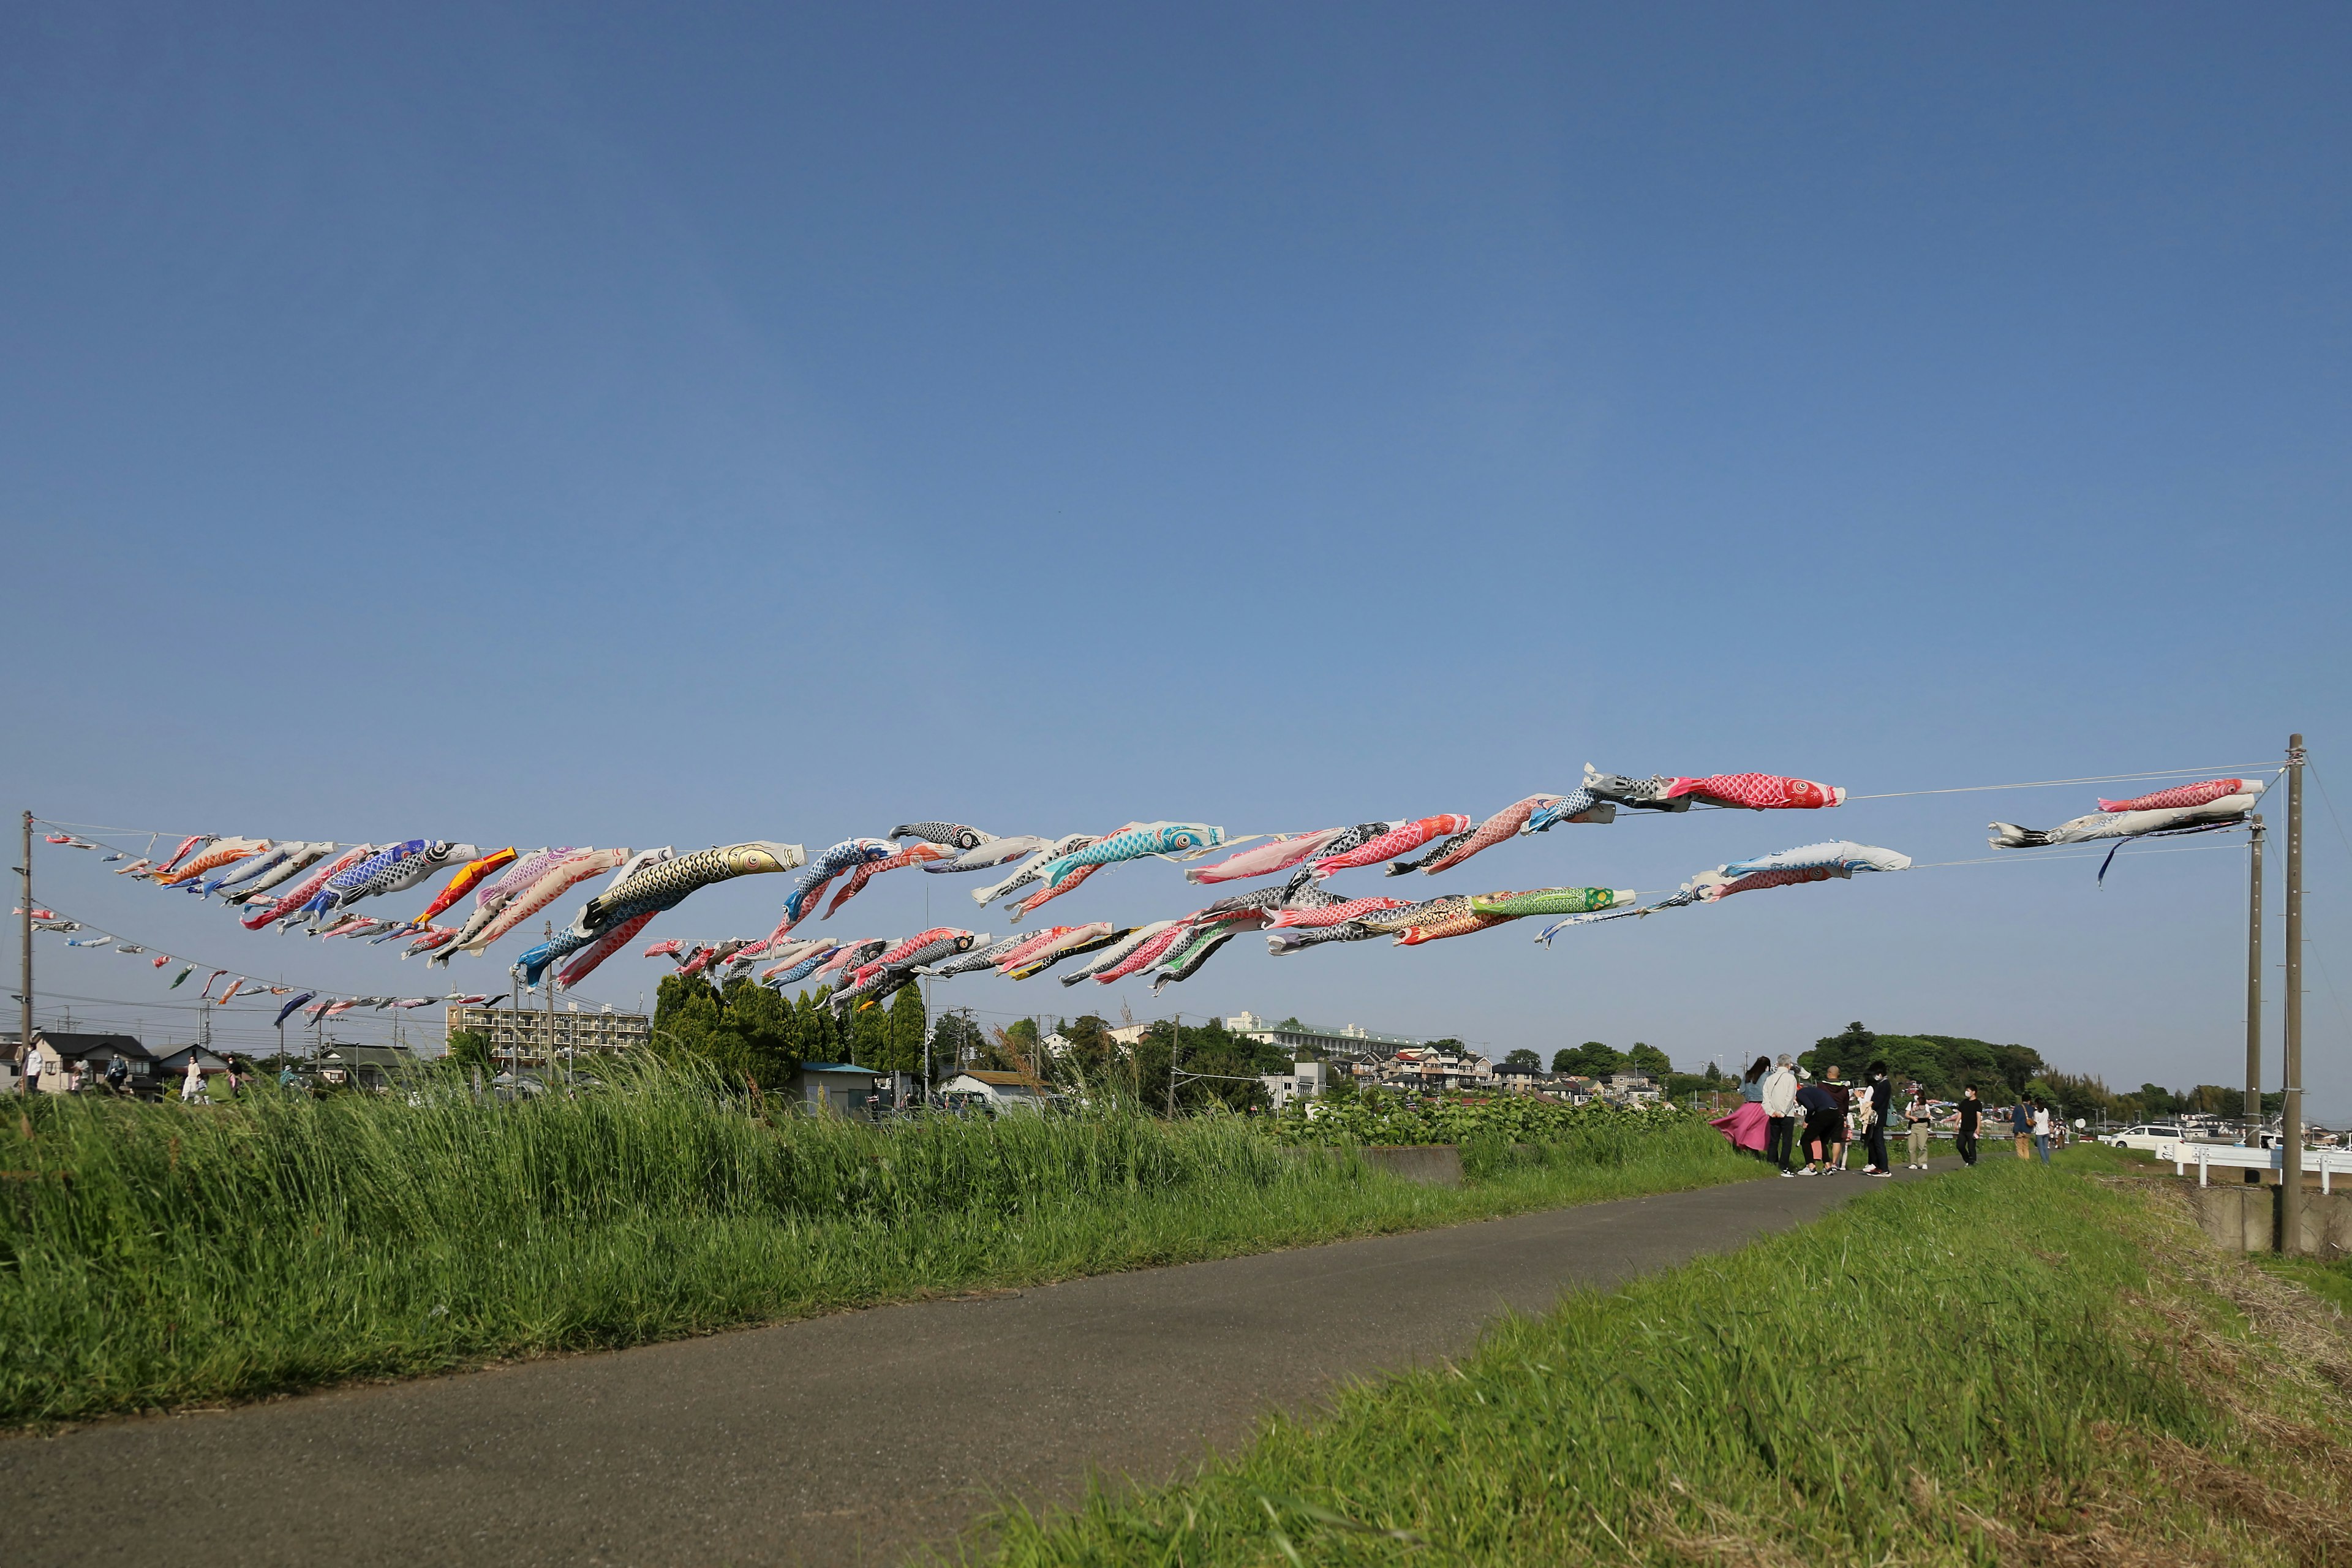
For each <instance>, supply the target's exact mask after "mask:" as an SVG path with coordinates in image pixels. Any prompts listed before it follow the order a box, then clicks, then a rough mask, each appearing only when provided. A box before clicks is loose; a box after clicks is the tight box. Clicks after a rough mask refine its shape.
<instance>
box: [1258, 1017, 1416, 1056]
mask: <svg viewBox="0 0 2352 1568" xmlns="http://www.w3.org/2000/svg"><path fill="white" fill-rule="evenodd" d="M1225 1028H1226V1029H1227V1030H1228V1031H1230V1032H1231V1033H1233V1034H1236V1035H1240V1036H1243V1037H1245V1038H1248V1039H1253V1040H1255V1041H1257V1042H1258V1043H1259V1044H1261V1045H1267V1046H1276V1047H1281V1048H1283V1049H1285V1050H1287V1051H1289V1052H1290V1053H1291V1055H1292V1056H1294V1057H1295V1056H1297V1054H1298V1053H1299V1052H1300V1051H1301V1050H1312V1051H1317V1052H1319V1053H1321V1054H1322V1055H1324V1056H1327V1057H1385V1056H1393V1055H1395V1054H1396V1053H1397V1052H1398V1051H1399V1050H1403V1049H1410V1048H1412V1047H1417V1046H1419V1045H1421V1044H1423V1042H1422V1041H1420V1040H1415V1039H1409V1038H1407V1037H1405V1036H1402V1035H1380V1034H1374V1033H1373V1032H1372V1031H1371V1030H1370V1029H1367V1028H1365V1027H1363V1026H1361V1025H1360V1024H1341V1025H1339V1026H1336V1027H1335V1026H1331V1025H1328V1024H1295V1023H1287V1022H1286V1023H1281V1024H1272V1023H1268V1022H1267V1021H1266V1020H1265V1019H1264V1018H1261V1017H1259V1016H1257V1015H1256V1014H1255V1013H1236V1014H1234V1016H1232V1017H1230V1018H1227V1019H1226V1020H1225Z"/></svg>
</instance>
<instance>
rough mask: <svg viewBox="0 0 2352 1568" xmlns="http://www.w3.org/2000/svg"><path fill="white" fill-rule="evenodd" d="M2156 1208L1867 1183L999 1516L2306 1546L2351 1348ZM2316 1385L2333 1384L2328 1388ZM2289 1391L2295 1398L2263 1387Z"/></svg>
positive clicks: (1040, 1524) (1024, 1520)
mask: <svg viewBox="0 0 2352 1568" xmlns="http://www.w3.org/2000/svg"><path fill="white" fill-rule="evenodd" d="M2145 1202H2146V1200H2145V1199H2144V1198H2141V1197H2139V1196H2136V1195H2134V1194H2129V1193H2123V1192H2116V1191H2109V1190H2105V1189H2103V1188H2101V1187H2099V1186H2095V1185H2094V1184H2092V1183H2091V1182H2089V1181H2087V1180H2085V1179H2084V1177H2082V1176H2079V1175H2073V1174H2069V1173H2066V1172H2064V1171H2063V1170H2061V1171H2050V1170H2045V1169H2042V1168H2041V1167H2039V1166H2034V1165H2021V1164H2019V1163H2016V1162H1998V1163H1990V1164H1989V1165H1988V1166H1987V1167H1986V1168H1983V1169H1980V1170H1977V1171H1972V1172H1964V1173H1955V1174H1953V1175H1950V1176H1948V1177H1945V1178H1941V1179H1939V1180H1937V1181H1934V1182H1929V1183H1922V1184H1916V1185H1906V1186H1902V1187H1898V1188H1895V1189H1891V1190H1884V1191H1879V1192H1874V1193H1873V1194H1870V1195H1869V1196H1868V1197H1866V1198H1864V1200H1863V1201H1862V1202H1860V1203H1858V1204H1856V1205H1853V1206H1851V1207H1849V1208H1846V1209H1844V1210H1842V1211H1840V1212H1838V1213H1836V1214H1834V1215H1831V1216H1830V1217H1828V1218H1826V1219H1824V1220H1822V1221H1821V1222H1820V1223H1818V1224H1816V1225H1813V1226H1807V1227H1805V1228H1803V1229H1801V1230H1799V1231H1795V1232H1791V1233H1789V1234H1787V1235H1784V1236H1781V1237H1777V1238H1773V1239H1770V1240H1767V1241H1763V1242H1759V1243H1757V1244H1755V1245H1753V1246H1751V1247H1748V1248H1746V1249H1744V1250H1742V1251H1740V1252H1738V1253H1737V1254H1734V1255H1732V1256H1730V1257H1728V1258H1720V1259H1710V1260H1707V1261H1704V1262H1700V1263H1695V1264H1692V1265H1690V1266H1688V1267H1685V1268H1681V1269H1677V1270H1675V1271H1674V1272H1671V1273H1668V1274H1665V1275H1662V1276H1658V1277H1655V1278H1654V1279H1649V1280H1647V1281H1643V1282H1638V1283H1635V1284H1633V1285H1632V1286H1629V1287H1627V1288H1624V1289H1621V1290H1618V1291H1615V1292H1612V1293H1610V1294H1606V1295H1600V1294H1586V1295H1580V1296H1578V1297H1575V1298H1573V1299H1571V1300H1568V1301H1567V1302H1565V1303H1564V1304H1563V1305H1561V1306H1560V1307H1559V1309H1558V1310H1556V1311H1554V1312H1552V1313H1551V1314H1549V1316H1547V1317H1544V1318H1541V1319H1519V1320H1515V1321H1508V1322H1507V1323H1506V1324H1504V1325H1503V1326H1501V1327H1499V1328H1498V1329H1496V1331H1493V1332H1491V1333H1490V1334H1489V1335H1488V1336H1487V1338H1486V1340H1485V1342H1483V1344H1482V1346H1481V1347H1480V1348H1479V1349H1478V1350H1477V1352H1475V1354H1474V1355H1472V1356H1470V1357H1469V1358H1467V1359H1466V1360H1465V1361H1463V1362H1462V1363H1460V1364H1459V1365H1458V1366H1444V1367H1440V1368H1436V1369H1433V1370H1427V1371H1420V1372H1413V1373H1405V1374H1402V1375H1400V1376H1397V1377H1395V1378H1392V1379H1391V1380H1388V1381H1386V1382H1384V1383H1381V1384H1377V1385H1374V1386H1369V1387H1363V1388H1360V1389H1357V1390H1355V1391H1352V1392H1350V1393H1349V1394H1345V1395H1344V1396H1343V1397H1342V1398H1341V1399H1340V1400H1339V1403H1338V1405H1337V1407H1336V1409H1335V1410H1334V1411H1333V1412H1332V1413H1331V1414H1330V1415H1328V1417H1326V1418H1323V1419H1319V1420H1315V1421H1311V1422H1302V1421H1297V1420H1289V1419H1277V1420H1274V1421H1272V1422H1270V1423H1269V1424H1268V1425H1267V1426H1265V1428H1264V1430H1263V1432H1262V1434H1261V1436H1259V1437H1258V1438H1257V1439H1256V1440H1255V1442H1254V1443H1252V1444H1251V1445H1249V1446H1248V1447H1246V1448H1244V1450H1243V1451H1241V1452H1239V1453H1237V1454H1235V1455H1234V1456H1233V1457H1231V1458H1227V1459H1223V1460H1218V1461H1214V1462H1213V1463H1211V1464H1209V1465H1208V1466H1206V1467H1205V1468H1204V1469H1203V1471H1202V1474H1201V1475H1200V1476H1199V1477H1198V1479H1194V1480H1192V1481H1190V1482H1187V1483H1184V1484H1181V1485H1177V1486H1173V1487H1170V1488H1166V1489H1157V1490H1150V1491H1144V1492H1141V1493H1129V1492H1125V1491H1122V1490H1120V1489H1113V1488H1108V1487H1105V1488H1099V1489H1097V1491H1096V1493H1095V1494H1094V1495H1093V1496H1092V1497H1091V1499H1090V1500H1088V1501H1087V1503H1086V1504H1085V1505H1084V1506H1083V1507H1081V1508H1079V1509H1077V1510H1074V1511H1071V1512H1067V1513H1058V1514H1048V1515H1045V1516H1043V1517H1040V1516H1037V1515H1034V1514H1031V1513H1029V1512H1026V1511H1024V1510H1019V1509H1014V1510H1012V1511H1011V1512H1010V1513H1008V1514H1007V1515H1005V1516H1003V1518H1001V1519H999V1520H998V1521H995V1530H996V1534H997V1544H996V1545H995V1547H994V1548H993V1549H992V1560H994V1561H999V1562H1002V1563H1007V1564H1018V1565H1021V1568H1043V1565H1047V1564H1055V1565H1063V1564H1080V1563H1085V1564H1100V1563H1184V1564H1188V1565H1191V1568H1212V1565H1216V1564H1225V1563H1232V1564H1244V1563H1246V1564H1252V1565H1256V1564H1265V1563H1280V1562H1284V1561H1287V1562H1290V1563H1302V1562H1313V1563H1324V1564H1347V1563H1582V1562H1612V1563H1623V1562H1627V1561H1633V1562H1638V1563H1684V1562H1720V1563H1749V1564H1773V1563H1853V1564H1857V1565H1858V1564H1877V1563H1897V1562H1899V1563H1906V1564H1928V1563H1996V1562H2000V1563H2007V1562H2042V1563H2084V1564H2089V1563H2156V1562H2213V1563H2221V1562H2229V1563H2290V1562H2293V1563H2312V1562H2326V1561H2343V1560H2345V1559H2346V1557H2347V1553H2352V1507H2347V1489H2348V1488H2347V1481H2352V1465H2347V1463H2345V1462H2344V1461H2343V1460H2342V1459H2341V1458H2339V1456H2340V1454H2341V1452H2342V1440H2343V1437H2344V1436H2346V1435H2347V1434H2346V1420H2345V1417H2346V1416H2347V1413H2352V1405H2347V1401H2346V1399H2345V1397H2344V1394H2343V1389H2344V1388H2345V1386H2347V1379H2352V1351H2347V1347H2346V1346H2345V1344H2344V1342H2343V1339H2342V1335H2341V1331H2340V1328H2339V1327H2338V1326H2336V1322H2335V1320H2334V1314H2333V1312H2332V1311H2330V1310H2327V1309H2325V1308H2324V1307H2320V1306H2319V1305H2318V1304H2317V1303H2316V1302H2313V1301H2311V1300H2310V1299H2309V1298H2303V1299H2302V1300H2303V1301H2304V1302H2305V1306H2307V1307H2308V1308H2309V1309H2310V1310H2311V1311H2314V1312H2318V1313H2322V1314H2324V1315H2325V1316H2326V1318H2327V1319H2328V1320H2329V1321H2328V1322H2326V1323H2323V1324H2318V1325H2316V1326H2315V1327H2313V1326H2311V1322H2310V1319H2309V1316H2308V1314H2306V1315H2305V1318H2304V1320H2302V1321H2304V1322H2305V1327H2306V1328H2308V1329H2309V1333H2308V1334H2307V1335H2306V1340H2307V1344H2308V1345H2309V1346H2315V1347H2317V1348H2316V1349H2313V1350H2311V1351H2310V1352H2309V1354H2310V1355H2311V1356H2312V1357H2314V1358H2315V1359H2316V1362H2317V1363H2322V1364H2317V1365H2306V1366H2305V1369H2303V1371H2302V1372H2301V1373H2300V1374H2298V1373H2296V1372H2295V1371H2294V1370H2292V1369H2290V1370H2289V1371H2288V1372H2286V1373H2284V1375H2282V1373H2281V1371H2280V1369H2279V1363H2280V1361H2281V1360H2282V1359H2283V1358H2281V1357H2280V1356H2279V1355H2278V1353H2277V1352H2278V1342H2275V1341H2274V1342H2270V1343H2268V1344H2267V1345H2265V1344H2263V1343H2260V1342H2256V1341H2253V1340H2250V1339H2249V1337H2248V1334H2247V1325H2248V1322H2249V1321H2250V1320H2251V1321H2265V1322H2267V1321H2289V1320H2292V1319H2294V1314H2295V1311H2296V1309H2294V1308H2293V1307H2292V1306H2291V1305H2290V1306H2282V1305H2281V1303H2280V1300H2278V1298H2277V1296H2276V1295H2275V1294H2273V1295H2271V1296H2265V1295H2264V1294H2263V1293H2264V1292H2265V1291H2270V1292H2273V1293H2275V1292H2279V1291H2281V1290H2283V1289H2284V1288H2283V1287H2278V1286H2276V1285H2275V1284H2273V1282H2272V1281H2270V1280H2269V1279H2267V1277H2265V1276H2263V1275H2261V1274H2260V1273H2258V1272H2257V1271H2256V1270H2254V1269H2252V1268H2250V1267H2248V1266H2246V1265H2244V1264H2242V1263H2241V1262H2239V1261H2236V1260H2227V1261H2224V1260H2221V1259H2219V1258H2216V1257H2214V1256H2213V1255H2210V1254H2207V1253H2205V1252H2203V1250H2202V1247H2201V1244H2200V1240H2199V1238H2198V1237H2196V1235H2195V1233H2194V1231H2193V1230H2192V1229H2190V1228H2189V1226H2186V1225H2185V1224H2184V1223H2181V1222H2179V1221H2178V1220H2168V1219H2164V1218H2161V1217H2159V1216H2155V1215H2151V1214H2150V1213H2149V1212H2148V1210H2147V1208H2146V1207H2145V1206H2144V1205H2145ZM2315 1373H2324V1374H2325V1375H2315ZM2257 1390H2263V1391H2274V1390H2283V1392H2278V1393H2275V1394H2273V1393H2272V1392H2256V1391H2257Z"/></svg>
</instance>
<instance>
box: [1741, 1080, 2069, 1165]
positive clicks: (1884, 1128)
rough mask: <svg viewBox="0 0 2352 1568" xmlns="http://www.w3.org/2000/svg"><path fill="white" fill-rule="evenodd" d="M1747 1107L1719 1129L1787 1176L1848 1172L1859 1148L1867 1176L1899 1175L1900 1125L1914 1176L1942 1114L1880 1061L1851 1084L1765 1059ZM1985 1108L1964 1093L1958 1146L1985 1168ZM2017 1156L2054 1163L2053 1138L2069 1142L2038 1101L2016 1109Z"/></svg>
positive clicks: (1751, 1083)
mask: <svg viewBox="0 0 2352 1568" xmlns="http://www.w3.org/2000/svg"><path fill="white" fill-rule="evenodd" d="M1739 1087H1740V1099H1741V1104H1740V1107H1739V1109H1738V1110H1736V1111H1734V1112H1733V1113H1732V1114H1731V1115H1729V1116H1727V1117H1723V1118H1721V1119H1720V1120H1718V1121H1717V1122H1716V1123H1715V1125H1716V1126H1717V1127H1718V1128H1720V1129H1721V1130H1722V1131H1723V1132H1724V1133H1725V1135H1726V1136H1727V1137H1729V1138H1730V1139H1731V1141H1732V1142H1734V1143H1735V1144H1738V1146H1739V1147H1741V1148H1744V1149H1753V1150H1755V1151H1756V1152H1759V1153H1760V1154H1762V1155H1763V1156H1764V1158H1765V1159H1767V1160H1769V1161H1770V1162H1771V1163H1774V1164H1776V1165H1778V1166H1779V1167H1780V1174H1781V1175H1783V1176H1785V1177H1790V1178H1794V1177H1797V1176H1830V1175H1835V1174H1837V1173H1839V1172H1841V1171H1843V1170H1844V1169H1846V1152H1847V1150H1848V1149H1849V1148H1850V1147H1851V1146H1852V1145H1853V1144H1854V1143H1855V1142H1860V1143H1861V1144H1862V1146H1863V1151H1864V1164H1863V1174H1864V1175H1866V1176H1892V1175H1894V1173H1895V1169H1894V1164H1893V1161H1892V1158H1891V1156H1890V1154H1889V1152H1888V1146H1887V1140H1888V1138H1889V1136H1890V1135H1891V1134H1892V1132H1893V1131H1894V1129H1895V1125H1896V1122H1897V1121H1898V1120H1899V1121H1900V1122H1901V1124H1902V1130H1903V1131H1904V1133H1905V1135H1906V1136H1905V1146H1904V1152H1905V1154H1906V1160H1905V1163H1904V1167H1903V1168H1904V1169H1905V1170H1906V1171H1924V1170H1926V1169H1927V1141H1928V1139H1929V1137H1930V1136H1932V1135H1933V1133H1934V1131H1935V1123H1936V1120H1937V1112H1936V1108H1935V1105H1934V1103H1933V1102H1932V1101H1930V1100H1928V1098H1927V1090H1926V1089H1923V1088H1921V1087H1920V1086H1919V1085H1918V1084H1916V1083H1914V1084H1912V1085H1910V1086H1909V1088H1908V1089H1906V1090H1904V1091H1903V1092H1902V1093H1901V1094H1900V1095H1899V1096H1898V1094H1897V1092H1896V1090H1895V1081H1894V1079H1892V1078H1890V1077H1889V1076H1888V1074H1887V1070H1886V1064H1885V1062H1873V1063H1871V1064H1870V1070H1869V1075H1868V1078H1867V1079H1866V1080H1865V1081H1864V1082H1862V1083H1858V1084H1857V1083H1849V1082H1847V1081H1845V1080H1844V1079H1843V1078H1842V1077H1841V1069H1839V1068H1836V1067H1834V1066H1832V1067H1830V1068H1826V1069H1825V1070H1824V1071H1823V1073H1822V1077H1821V1078H1820V1079H1814V1078H1813V1077H1812V1076H1811V1074H1810V1073H1808V1072H1807V1071H1806V1070H1805V1069H1804V1068H1800V1067H1799V1066H1797V1064H1796V1063H1795V1062H1794V1061H1793V1060H1792V1059H1790V1058H1789V1057H1788V1056H1786V1055H1785V1054H1784V1055H1783V1056H1782V1057H1781V1058H1780V1060H1778V1061H1777V1062H1776V1061H1774V1060H1773V1059H1772V1058H1770V1057H1758V1058H1756V1060H1755V1062H1754V1064H1753V1065H1752V1066H1750V1067H1749V1068H1748V1071H1747V1073H1746V1074H1745V1075H1744V1076H1743V1077H1742V1078H1741V1079H1740V1084H1739ZM1984 1112H1985V1106H1984V1103H1983V1101H1982V1100H1980V1099H1979V1097H1978V1094H1977V1086H1976V1085H1974V1084H1969V1085H1968V1086H1967V1087H1965V1088H1964V1089H1962V1090H1961V1091H1960V1102H1959V1108H1958V1115H1957V1116H1956V1117H1955V1118H1954V1120H1953V1140H1952V1142H1953V1145H1954V1148H1955V1151H1956V1152H1958V1154H1959V1156H1960V1163H1962V1164H1964V1165H1974V1164H1975V1163H1977V1153H1978V1130H1979V1127H1980V1125H1981V1124H1982V1122H1983V1119H1984ZM2010 1114H2011V1131H2012V1132H2013V1133H2014V1135H2015V1137H2016V1139H2017V1157H2018V1158H2019V1159H2021V1160H2024V1159H2031V1158H2032V1157H2033V1156H2034V1154H2035V1153H2037V1152H2038V1153H2039V1154H2040V1156H2041V1159H2042V1163H2044V1164H2047V1163H2049V1162H2050V1143H2051V1140H2052V1138H2053V1137H2056V1136H2063V1133H2061V1132H2060V1131H2059V1130H2058V1122H2057V1120H2056V1118H2055V1117H2054V1116H2053V1114H2052V1112H2051V1109H2050V1107H2049V1106H2047V1105H2043V1104H2041V1103H2039V1102H2038V1101H2036V1100H2033V1099H2032V1097H2030V1096H2028V1097H2023V1098H2021V1099H2020V1100H2018V1101H2017V1103H2016V1104H2015V1105H2014V1106H2013V1107H2011V1113H2010Z"/></svg>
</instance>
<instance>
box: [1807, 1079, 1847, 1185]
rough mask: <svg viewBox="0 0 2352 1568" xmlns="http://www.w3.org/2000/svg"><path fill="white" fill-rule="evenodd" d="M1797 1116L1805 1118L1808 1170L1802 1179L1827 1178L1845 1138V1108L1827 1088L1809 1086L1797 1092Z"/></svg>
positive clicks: (1815, 1084) (1817, 1085)
mask: <svg viewBox="0 0 2352 1568" xmlns="http://www.w3.org/2000/svg"><path fill="white" fill-rule="evenodd" d="M1797 1113H1798V1114H1799V1115H1801V1116H1802V1117H1803V1118H1804V1119H1805V1131H1804V1142H1803V1143H1802V1144H1801V1148H1802V1149H1803V1151H1804V1155H1805V1168H1804V1169H1803V1170H1801V1171H1800V1172H1798V1173H1797V1174H1799V1175H1801V1176H1826V1175H1828V1174H1829V1171H1830V1151H1831V1150H1832V1149H1833V1148H1835V1147H1837V1141H1838V1139H1839V1138H1840V1137H1841V1136H1843V1131H1844V1122H1845V1108H1844V1107H1843V1106H1842V1105H1840V1104H1839V1103H1838V1098H1837V1096H1836V1095H1834V1094H1832V1093H1831V1092H1830V1091H1829V1089H1827V1088H1826V1087H1824V1086H1823V1085H1821V1084H1818V1083H1809V1084H1807V1085H1805V1087H1804V1088H1802V1089H1799V1090H1797Z"/></svg>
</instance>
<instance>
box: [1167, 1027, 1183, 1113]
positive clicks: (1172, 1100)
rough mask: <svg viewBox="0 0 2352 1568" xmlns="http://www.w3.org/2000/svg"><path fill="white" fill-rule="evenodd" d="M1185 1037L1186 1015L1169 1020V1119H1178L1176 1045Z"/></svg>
mask: <svg viewBox="0 0 2352 1568" xmlns="http://www.w3.org/2000/svg"><path fill="white" fill-rule="evenodd" d="M1183 1038H1184V1015H1183V1014H1181V1013H1179V1014H1177V1015H1176V1016H1174V1017H1173V1018H1171V1019H1170V1020H1168V1120H1169V1121H1175V1120H1176V1047H1177V1046H1178V1045H1180V1044H1181V1043H1182V1041H1183Z"/></svg>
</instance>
